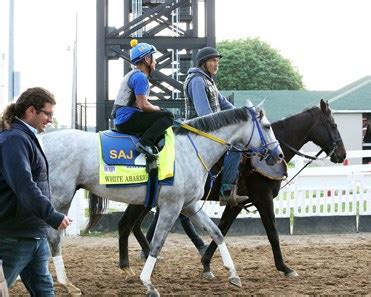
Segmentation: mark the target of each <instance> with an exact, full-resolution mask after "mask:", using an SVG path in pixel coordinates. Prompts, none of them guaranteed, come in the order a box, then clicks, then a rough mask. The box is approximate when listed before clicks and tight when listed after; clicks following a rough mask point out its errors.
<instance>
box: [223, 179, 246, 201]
mask: <svg viewBox="0 0 371 297" xmlns="http://www.w3.org/2000/svg"><path fill="white" fill-rule="evenodd" d="M248 199H249V197H248V196H240V195H238V194H237V185H235V184H223V185H222V187H221V189H220V195H219V202H220V205H221V206H224V205H227V204H228V205H232V206H236V205H239V204H241V203H243V202H246V201H247V200H248Z"/></svg>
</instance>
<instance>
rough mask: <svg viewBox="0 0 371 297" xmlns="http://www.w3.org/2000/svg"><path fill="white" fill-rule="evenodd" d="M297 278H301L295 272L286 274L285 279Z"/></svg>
mask: <svg viewBox="0 0 371 297" xmlns="http://www.w3.org/2000/svg"><path fill="white" fill-rule="evenodd" d="M297 276H299V274H298V273H297V272H296V271H295V270H293V271H291V272H289V273H286V274H285V277H297Z"/></svg>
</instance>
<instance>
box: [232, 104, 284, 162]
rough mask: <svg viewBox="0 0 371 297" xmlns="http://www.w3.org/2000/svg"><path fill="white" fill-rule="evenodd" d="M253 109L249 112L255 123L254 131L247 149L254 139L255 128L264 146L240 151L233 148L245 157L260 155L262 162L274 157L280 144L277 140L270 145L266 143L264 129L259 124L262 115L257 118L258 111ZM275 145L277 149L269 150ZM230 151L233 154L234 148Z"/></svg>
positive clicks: (250, 108) (249, 108)
mask: <svg viewBox="0 0 371 297" xmlns="http://www.w3.org/2000/svg"><path fill="white" fill-rule="evenodd" d="M253 108H254V106H253V107H248V110H249V112H250V115H251V119H252V121H253V130H252V132H251V135H250V139H249V141H248V142H247V144H246V147H248V146H249V144H250V142H251V141H252V137H253V135H254V131H255V127H256V129H257V130H258V133H259V137H260V142H261V144H262V145H261V146H260V147H258V148H254V147H253V148H249V149H247V150H243V149H238V148H236V147H233V148H234V149H235V151H238V152H243V153H244V154H245V155H248V156H255V155H258V156H260V160H266V159H267V158H269V157H273V155H272V154H273V153H274V152H276V151H277V150H278V148H279V143H278V141H277V140H275V141H272V142H270V143H267V142H266V140H265V138H264V135H263V131H262V127H261V125H260V124H259V122H258V119H260V118H261V115H260V116H259V117H257V116H256V111H255V110H254V109H253ZM273 144H276V145H275V147H274V148H273V149H272V150H269V146H271V145H273ZM229 151H231V152H233V150H232V148H231V149H230V150H229Z"/></svg>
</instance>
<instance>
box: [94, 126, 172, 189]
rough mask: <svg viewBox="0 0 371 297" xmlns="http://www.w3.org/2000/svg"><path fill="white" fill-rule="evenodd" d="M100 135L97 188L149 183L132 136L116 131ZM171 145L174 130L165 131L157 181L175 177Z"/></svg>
mask: <svg viewBox="0 0 371 297" xmlns="http://www.w3.org/2000/svg"><path fill="white" fill-rule="evenodd" d="M99 135H100V137H99V140H100V144H101V145H100V146H101V149H100V150H99V154H100V162H99V183H100V184H106V185H125V184H126V185H127V184H140V183H146V182H147V181H148V174H147V172H146V168H145V165H146V160H145V156H144V154H140V153H138V152H137V151H136V149H135V143H136V142H137V141H138V139H137V138H136V137H135V136H133V135H127V134H122V133H118V132H115V131H103V132H100V133H99ZM121 142H123V143H124V144H121ZM174 143H175V142H174V133H173V130H172V128H168V129H167V130H166V133H165V145H164V147H163V148H162V150H161V151H160V153H159V156H158V159H157V166H158V180H159V181H163V180H166V179H169V178H173V177H174V163H175V149H174Z"/></svg>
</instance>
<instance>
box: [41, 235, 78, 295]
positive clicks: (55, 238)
mask: <svg viewBox="0 0 371 297" xmlns="http://www.w3.org/2000/svg"><path fill="white" fill-rule="evenodd" d="M48 242H49V247H50V252H51V256H52V259H53V263H54V267H55V273H56V276H57V281H58V283H59V284H61V285H62V286H64V287H66V289H67V291H68V293H69V294H70V296H80V295H81V290H80V289H79V288H77V287H76V286H74V285H73V284H72V283H71V282H70V281H69V280H68V278H67V274H66V268H65V266H64V261H63V256H62V246H61V233H60V231H58V230H54V229H50V231H49V233H48Z"/></svg>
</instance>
